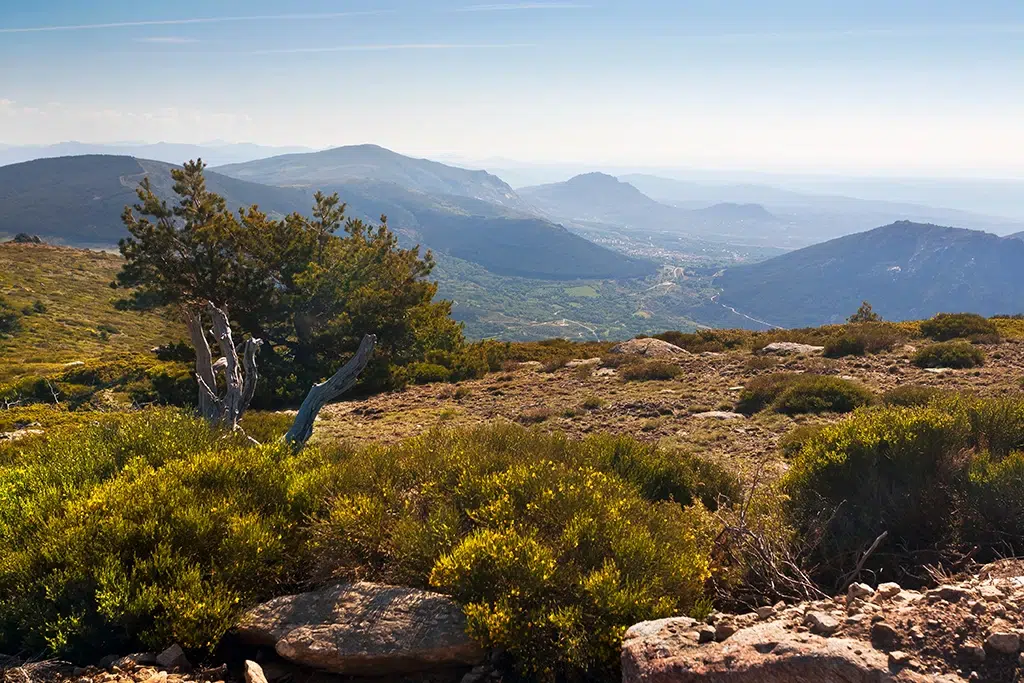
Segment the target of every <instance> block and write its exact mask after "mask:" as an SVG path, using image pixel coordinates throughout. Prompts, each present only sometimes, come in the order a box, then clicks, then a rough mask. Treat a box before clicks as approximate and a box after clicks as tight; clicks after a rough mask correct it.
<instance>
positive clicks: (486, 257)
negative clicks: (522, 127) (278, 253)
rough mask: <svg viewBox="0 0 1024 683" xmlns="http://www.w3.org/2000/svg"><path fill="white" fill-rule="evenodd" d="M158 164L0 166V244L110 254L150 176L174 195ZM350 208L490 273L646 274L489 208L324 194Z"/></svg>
mask: <svg viewBox="0 0 1024 683" xmlns="http://www.w3.org/2000/svg"><path fill="white" fill-rule="evenodd" d="M171 168H172V166H171V165H170V164H165V163H163V162H159V161H151V160H145V159H135V158H132V157H118V156H102V155H96V156H81V157H61V158H57V159H41V160H37V161H31V162H26V163H24V164H15V165H12V166H4V167H0V236H3V235H8V236H11V235H15V234H17V233H19V232H27V233H30V234H35V235H40V236H41V237H43V238H44V239H46V240H49V241H55V242H60V243H64V244H70V245H78V246H98V247H110V246H112V245H114V244H116V243H117V241H118V240H119V239H120V238H121V237H123V236H124V235H125V231H124V228H123V226H122V225H121V219H120V216H121V212H122V210H123V209H124V206H125V205H126V204H131V203H134V202H135V201H136V197H135V187H136V186H137V184H138V182H139V181H140V180H141V179H142V178H143V177H144V176H145V175H146V174H148V175H149V177H150V181H151V182H152V184H153V187H154V189H155V191H156V192H157V194H158V195H159V196H161V197H164V198H167V199H171V198H172V196H173V192H172V189H171V188H172V182H171V178H170V170H171ZM206 178H207V187H208V188H209V189H210V190H212V191H213V192H216V193H217V194H220V195H221V196H223V197H224V198H225V199H226V200H227V204H228V206H229V207H230V208H232V209H237V208H239V207H247V206H250V205H252V204H258V205H259V206H260V208H261V209H263V210H264V211H266V212H268V213H270V214H271V215H276V216H282V215H287V214H289V213H292V212H296V211H298V212H302V213H308V212H309V209H310V206H311V205H312V197H311V194H312V193H311V190H310V189H308V188H292V187H274V186H269V185H260V184H258V183H252V182H248V181H246V180H239V179H237V178H232V177H229V176H225V175H221V174H219V173H215V172H212V171H209V170H208V171H207V173H206ZM323 189H324V190H325V191H328V192H332V191H336V192H338V193H339V194H340V195H341V197H342V200H343V201H345V202H347V203H348V207H349V214H350V215H352V216H356V217H361V218H364V219H367V220H371V221H376V220H378V219H379V218H380V216H381V215H382V214H386V215H387V216H388V218H389V221H390V225H391V226H392V228H394V229H395V230H396V231H398V232H399V233H400V234H402V235H404V236H405V241H406V242H407V243H411V244H422V245H424V247H426V248H431V249H436V250H439V251H446V252H449V253H451V254H453V255H455V256H458V257H459V258H463V259H466V260H469V261H472V262H474V263H478V264H480V265H482V266H484V267H485V268H487V269H488V270H491V271H492V272H494V273H498V274H515V275H523V276H527V277H541V278H554V279H572V278H590V277H594V278H605V277H610V278H631V277H639V276H643V275H647V274H649V273H651V272H653V270H654V266H653V265H652V264H650V263H648V262H647V261H643V260H640V259H635V258H630V257H628V256H623V255H621V254H617V253H615V252H613V251H611V250H609V249H605V248H604V247H601V246H598V245H596V244H594V243H592V242H589V241H587V240H585V239H583V238H582V237H579V236H577V235H574V234H572V233H570V232H568V231H567V230H565V229H564V228H562V227H561V226H558V225H555V224H554V223H551V222H549V221H546V220H544V219H541V218H537V217H535V216H533V215H531V214H528V213H524V212H520V211H516V210H515V209H512V208H508V207H503V206H500V205H497V204H493V203H490V202H487V201H483V200H479V199H472V198H469V197H465V196H457V195H445V194H442V193H433V194H430V193H426V192H423V191H416V190H412V189H408V188H405V187H402V186H399V185H397V184H395V183H387V182H375V181H365V180H363V181H351V182H348V183H343V184H338V185H324V186H323Z"/></svg>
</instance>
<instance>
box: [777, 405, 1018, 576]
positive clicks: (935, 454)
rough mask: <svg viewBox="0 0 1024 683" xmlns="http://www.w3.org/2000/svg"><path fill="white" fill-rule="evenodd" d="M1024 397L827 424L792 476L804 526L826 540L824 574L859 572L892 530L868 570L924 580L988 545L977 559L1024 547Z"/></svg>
mask: <svg viewBox="0 0 1024 683" xmlns="http://www.w3.org/2000/svg"><path fill="white" fill-rule="evenodd" d="M1022 447H1024V401H1022V400H1021V399H1019V398H1007V399H978V398H972V397H967V396H960V397H953V398H950V399H946V400H942V401H940V402H937V403H932V404H930V405H927V406H915V407H887V408H882V409H877V410H872V411H866V412H862V413H859V414H857V415H855V416H853V417H852V418H850V419H848V420H846V421H844V422H841V423H839V424H836V425H834V426H830V427H826V428H825V429H823V430H822V431H821V432H820V434H818V435H817V436H815V437H813V438H811V439H810V440H809V441H808V442H806V443H805V444H804V445H803V447H802V449H801V450H800V452H799V454H798V455H797V456H796V457H795V458H794V459H793V461H792V468H791V470H790V471H789V473H788V474H787V475H786V477H785V480H784V489H785V491H786V493H787V495H788V496H789V500H790V501H791V502H790V505H791V511H792V516H793V521H794V524H795V525H796V528H797V529H798V530H799V532H800V534H801V536H802V537H803V538H805V539H817V541H816V543H814V544H813V545H811V547H810V550H809V558H808V561H809V564H810V566H813V567H816V568H817V572H818V573H819V576H820V577H821V578H822V579H824V580H835V579H836V578H838V577H841V576H843V575H844V573H845V572H849V571H850V570H851V569H853V567H854V566H855V565H856V564H857V562H858V560H860V559H861V557H862V556H863V554H864V553H865V551H866V550H867V548H868V547H869V546H870V545H871V544H872V543H873V542H874V540H875V539H876V538H878V537H879V536H881V535H882V534H883V533H886V534H887V536H886V537H885V538H884V539H883V543H882V545H881V547H880V548H879V549H878V551H877V552H876V553H875V554H874V555H872V556H871V557H870V558H868V564H867V568H868V569H869V570H870V571H873V572H877V573H876V577H877V579H878V580H879V581H881V580H885V579H886V578H889V579H893V580H903V581H907V580H913V579H908V576H913V575H919V574H918V572H920V570H921V567H923V566H924V565H926V564H943V563H948V564H951V563H953V562H954V561H955V560H957V559H959V558H961V557H962V556H963V555H964V554H966V553H967V552H968V551H970V550H971V549H972V548H973V547H975V546H977V548H978V551H977V557H976V559H977V560H978V561H984V559H986V558H993V557H995V556H997V555H999V554H1004V553H1007V552H1011V553H1012V552H1013V551H1014V550H1018V551H1019V549H1020V548H1022V547H1024V454H1022V453H1021V450H1020V449H1021V448H1022Z"/></svg>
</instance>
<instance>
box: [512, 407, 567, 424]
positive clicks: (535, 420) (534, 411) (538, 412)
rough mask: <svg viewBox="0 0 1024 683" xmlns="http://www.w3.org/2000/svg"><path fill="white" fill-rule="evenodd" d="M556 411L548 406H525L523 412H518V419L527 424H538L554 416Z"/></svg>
mask: <svg viewBox="0 0 1024 683" xmlns="http://www.w3.org/2000/svg"><path fill="white" fill-rule="evenodd" d="M557 413H558V411H556V410H555V409H554V408H550V407H548V406H540V407H537V408H527V409H526V410H524V411H523V412H521V413H519V421H520V422H522V423H523V424H528V425H533V424H540V423H541V422H545V421H547V420H548V419H550V418H552V417H554V416H555V415H556V414H557Z"/></svg>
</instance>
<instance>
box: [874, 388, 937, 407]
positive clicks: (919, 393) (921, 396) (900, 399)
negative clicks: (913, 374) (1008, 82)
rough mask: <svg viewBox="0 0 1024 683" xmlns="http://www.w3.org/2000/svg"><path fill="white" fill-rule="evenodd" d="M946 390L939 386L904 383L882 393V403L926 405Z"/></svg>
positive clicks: (906, 405) (907, 405) (888, 404)
mask: <svg viewBox="0 0 1024 683" xmlns="http://www.w3.org/2000/svg"><path fill="white" fill-rule="evenodd" d="M945 394H946V392H944V391H943V390H942V389H939V388H938V387H926V386H922V385H920V384H902V385H900V386H898V387H896V388H895V389H890V390H889V391H887V392H885V393H884V394H882V403H884V404H885V405H887V406H904V407H910V406H925V405H928V404H929V403H931V402H932V401H933V400H935V399H936V398H939V397H940V396H944V395H945Z"/></svg>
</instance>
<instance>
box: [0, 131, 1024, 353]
mask: <svg viewBox="0 0 1024 683" xmlns="http://www.w3.org/2000/svg"><path fill="white" fill-rule="evenodd" d="M2 151H3V150H0V152H2ZM8 151H9V150H8ZM251 151H252V150H251ZM172 168H173V165H172V164H170V163H168V162H165V161H159V160H153V159H147V158H141V157H135V156H129V155H77V156H66V157H55V158H41V159H37V160H34V161H28V162H23V163H18V164H10V165H6V166H0V236H3V235H14V234H16V233H19V232H27V233H30V234H38V235H40V236H41V237H43V238H44V239H46V240H49V241H54V242H59V243H65V244H71V245H79V246H90V247H105V248H109V247H110V246H112V245H113V244H115V243H116V242H117V240H118V239H119V238H121V237H123V236H124V234H125V233H124V229H123V227H122V225H121V222H120V214H121V211H122V210H123V207H124V206H125V205H126V204H132V203H134V202H135V200H136V198H135V188H136V186H137V184H138V182H139V181H140V180H141V179H142V178H143V177H147V176H148V177H149V178H150V181H151V182H152V183H153V186H154V188H155V190H156V192H157V194H158V195H160V196H162V197H164V198H167V199H170V198H171V196H172V190H171V185H172V182H171V179H170V171H171V169H172ZM207 184H208V187H209V188H210V189H211V190H212V191H214V192H216V193H218V194H220V195H222V196H224V197H225V199H226V200H227V203H228V206H229V207H230V208H232V209H237V208H240V207H247V206H250V205H252V204H257V205H259V206H260V208H261V209H263V210H264V211H266V212H267V213H269V214H271V215H272V216H283V215H287V214H290V213H292V212H302V213H308V212H309V210H310V207H311V205H312V193H313V191H314V190H316V189H321V190H324V191H326V192H328V193H330V192H338V194H339V195H340V196H341V198H342V200H343V201H345V202H346V204H347V209H348V213H349V215H350V216H353V217H357V218H362V219H366V220H369V221H377V220H378V219H379V217H380V216H381V215H386V216H387V217H388V223H389V225H390V226H391V228H392V229H393V230H394V231H395V232H396V234H397V235H398V237H399V241H400V243H402V244H403V245H405V246H412V245H415V244H419V245H422V246H423V247H425V248H429V249H432V250H433V251H434V252H435V255H436V257H437V260H438V269H437V271H435V273H436V276H437V277H438V279H439V281H440V285H441V289H440V292H441V294H442V295H443V296H445V297H448V298H451V299H452V300H454V301H455V310H456V311H457V312H458V315H459V316H460V318H459V319H461V320H464V321H466V323H467V325H468V327H467V331H468V332H469V333H470V334H471V335H476V336H499V337H501V336H506V335H512V336H511V338H518V339H523V338H540V337H544V336H551V335H552V334H567V335H570V336H578V337H581V338H601V337H605V336H608V335H619V336H621V335H626V336H630V335H633V334H639V333H650V332H652V331H660V329H664V328H665V327H666V326H675V327H680V328H683V329H693V327H694V326H695V325H696V324H699V323H703V324H708V325H730V326H735V325H743V326H749V327H764V326H775V325H777V326H807V325H817V324H822V323H828V322H835V321H839V320H842V319H843V318H845V317H846V316H847V315H849V314H850V312H852V311H853V310H854V309H856V307H857V306H858V305H859V303H860V301H861V300H864V299H867V300H870V301H871V302H872V303H873V304H874V306H875V308H876V310H878V311H879V312H880V313H881V314H882V315H883V316H885V317H886V318H888V319H893V320H899V319H906V318H920V317H926V316H928V315H931V314H933V313H935V312H938V311H943V310H946V311H949V310H971V311H977V312H980V313H1004V312H1019V311H1020V306H1021V304H1020V303H1019V302H1021V301H1022V300H1024V277H1022V276H1021V275H1019V274H1018V273H1024V268H1022V266H1024V231H1021V227H1024V226H1021V225H1015V224H1013V223H1012V222H1006V221H1004V220H1002V219H998V218H991V217H987V216H978V215H975V214H968V213H965V212H957V211H952V210H945V209H934V208H931V207H920V206H916V205H912V204H899V203H893V202H884V201H874V200H871V201H868V200H860V199H856V198H850V197H842V196H824V195H812V194H803V193H800V192H794V191H790V190H786V189H782V188H772V187H767V186H760V185H756V184H755V185H720V186H707V185H699V184H697V183H692V182H688V181H680V180H673V179H670V178H661V177H657V176H651V175H629V176H623V177H619V178H616V177H614V176H611V175H608V174H605V173H584V174H580V175H577V176H574V177H572V178H570V179H568V180H565V181H562V182H557V183H548V184H545V185H537V186H529V187H523V188H520V189H519V190H518V191H517V190H515V189H513V188H512V187H511V186H510V185H508V184H507V183H505V182H504V181H503V180H502V179H501V178H499V177H497V176H496V175H493V174H491V173H488V172H486V171H481V170H474V169H464V168H459V167H455V166H449V165H446V164H442V163H439V162H436V161H431V160H427V159H415V158H411V157H407V156H403V155H400V154H397V153H395V152H392V151H390V150H387V149H384V148H382V147H378V146H375V145H357V146H349V147H339V148H335V149H330V150H323V151H319V152H305V153H288V154H281V155H276V156H271V157H266V158H260V159H254V160H248V161H244V162H239V163H232V164H227V165H222V166H219V167H216V168H208V169H207ZM907 215H910V216H918V215H937V216H940V217H943V216H945V217H950V218H955V219H958V221H959V222H956V221H948V222H947V221H946V220H944V219H942V220H940V219H935V220H933V221H928V220H913V221H908V220H896V219H899V218H903V217H905V216H907ZM894 220H896V222H893V221H894ZM883 223H885V224H886V225H885V226H884V227H882V228H877V229H867V228H874V226H875V225H879V224H883ZM938 223H947V224H949V223H955V224H957V225H959V226H960V227H961V228H962V227H964V226H967V227H977V226H982V227H984V226H988V227H990V228H991V229H992V230H996V229H997V228H998V230H999V231H1000V232H1003V233H1013V235H1012V237H1016V238H1021V239H1009V238H1000V237H998V236H997V235H995V234H991V233H990V232H984V231H980V230H966V229H957V228H948V227H941V226H940V225H938ZM993 226H996V227H993ZM850 233H853V234H850ZM838 235H842V236H838ZM829 238H832V239H829ZM822 240H827V241H822ZM815 242H817V244H814V243H815ZM807 245H810V246H807ZM799 247H802V248H799ZM793 248H797V249H796V250H795V251H791V249H793ZM787 251H788V253H786V252H787ZM779 254H781V255H779ZM567 281H573V282H571V283H567Z"/></svg>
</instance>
